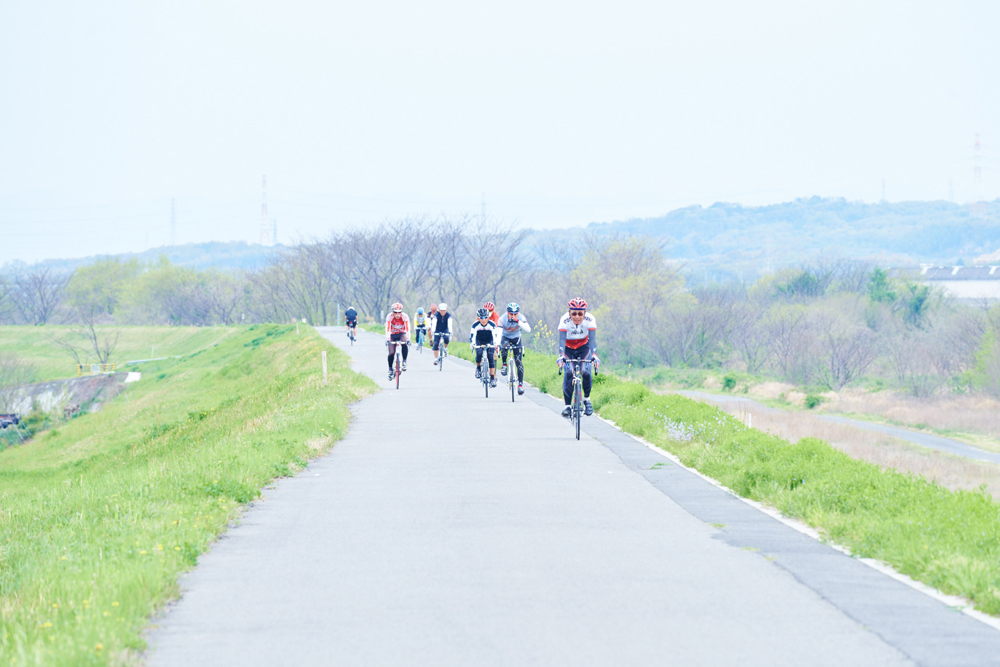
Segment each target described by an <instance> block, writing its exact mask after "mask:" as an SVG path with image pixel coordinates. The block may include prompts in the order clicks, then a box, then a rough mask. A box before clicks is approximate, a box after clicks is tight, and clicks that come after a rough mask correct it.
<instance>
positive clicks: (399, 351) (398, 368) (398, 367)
mask: <svg viewBox="0 0 1000 667" xmlns="http://www.w3.org/2000/svg"><path fill="white" fill-rule="evenodd" d="M409 344H410V342H409V341H396V342H393V343H390V342H389V341H386V342H385V346H386V348H388V347H389V345H395V346H396V362H395V373H394V375H395V376H396V389H399V376H400V375H402V374H403V346H404V345H407V346H408V345H409Z"/></svg>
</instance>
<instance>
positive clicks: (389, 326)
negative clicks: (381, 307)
mask: <svg viewBox="0 0 1000 667" xmlns="http://www.w3.org/2000/svg"><path fill="white" fill-rule="evenodd" d="M401 333H410V318H409V316H408V315H407V314H406V313H389V317H387V318H385V335H386V336H391V335H392V334H401Z"/></svg>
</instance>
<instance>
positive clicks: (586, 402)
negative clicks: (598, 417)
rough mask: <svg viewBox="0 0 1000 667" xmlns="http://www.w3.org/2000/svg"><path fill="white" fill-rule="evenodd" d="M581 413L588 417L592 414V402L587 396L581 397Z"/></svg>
mask: <svg viewBox="0 0 1000 667" xmlns="http://www.w3.org/2000/svg"><path fill="white" fill-rule="evenodd" d="M583 414H585V415H587V416H588V417H589V416H590V415H592V414H594V404H593V403H591V402H590V399H589V398H585V399H583Z"/></svg>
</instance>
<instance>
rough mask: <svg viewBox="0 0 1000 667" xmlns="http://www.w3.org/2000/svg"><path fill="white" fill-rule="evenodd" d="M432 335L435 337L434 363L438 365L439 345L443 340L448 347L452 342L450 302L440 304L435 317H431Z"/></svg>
mask: <svg viewBox="0 0 1000 667" xmlns="http://www.w3.org/2000/svg"><path fill="white" fill-rule="evenodd" d="M431 308H434V306H431ZM438 334H441V335H440V336H439V335H438ZM431 336H433V338H434V346H433V350H434V365H435V366H437V364H438V348H439V346H440V345H441V343H442V342H443V343H444V346H445V348H447V347H448V344H449V343H450V342H451V313H449V312H448V304H446V303H442V304H441V305H439V306H438V307H437V312H436V313H435V314H434V317H432V318H431Z"/></svg>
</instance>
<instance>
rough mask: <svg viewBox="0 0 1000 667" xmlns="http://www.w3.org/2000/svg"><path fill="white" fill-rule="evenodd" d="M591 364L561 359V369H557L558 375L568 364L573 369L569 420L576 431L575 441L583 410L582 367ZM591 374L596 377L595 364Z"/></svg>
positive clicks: (586, 361)
mask: <svg viewBox="0 0 1000 667" xmlns="http://www.w3.org/2000/svg"><path fill="white" fill-rule="evenodd" d="M590 363H592V362H591V361H590V360H582V359H566V358H565V357H563V367H561V368H560V369H559V374H560V375H562V373H563V368H565V366H566V364H569V365H570V367H571V368H572V369H573V392H572V394H573V401H572V402H571V403H570V415H569V420H570V422H571V423H572V424H573V429H574V430H575V431H576V439H577V440H579V439H580V422H581V421H582V420H583V414H584V411H585V408H584V406H583V372H582V369H583V365H584V364H590ZM592 366H593V373H594V375H597V364H596V363H593V364H592Z"/></svg>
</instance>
